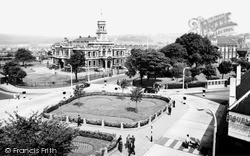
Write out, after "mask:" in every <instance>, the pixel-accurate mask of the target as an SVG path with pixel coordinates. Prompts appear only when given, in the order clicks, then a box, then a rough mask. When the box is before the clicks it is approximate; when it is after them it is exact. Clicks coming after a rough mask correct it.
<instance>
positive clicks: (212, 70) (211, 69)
mask: <svg viewBox="0 0 250 156" xmlns="http://www.w3.org/2000/svg"><path fill="white" fill-rule="evenodd" d="M202 73H203V74H204V75H206V76H207V77H208V79H209V78H210V77H211V76H213V75H214V76H215V75H216V69H215V68H214V67H213V66H212V65H210V64H208V65H206V66H205V69H204V70H203V72H202Z"/></svg>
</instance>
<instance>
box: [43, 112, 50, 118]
mask: <svg viewBox="0 0 250 156" xmlns="http://www.w3.org/2000/svg"><path fill="white" fill-rule="evenodd" d="M42 116H43V117H44V118H46V119H49V117H50V115H49V114H47V113H43V114H42Z"/></svg>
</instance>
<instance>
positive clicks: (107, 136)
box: [79, 130, 116, 142]
mask: <svg viewBox="0 0 250 156" xmlns="http://www.w3.org/2000/svg"><path fill="white" fill-rule="evenodd" d="M79 136H83V137H89V138H96V139H101V140H106V141H110V142H111V141H113V140H114V139H115V138H116V135H115V134H110V133H104V132H99V131H94V132H92V131H82V130H81V131H79Z"/></svg>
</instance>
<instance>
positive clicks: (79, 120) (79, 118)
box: [77, 115, 82, 127]
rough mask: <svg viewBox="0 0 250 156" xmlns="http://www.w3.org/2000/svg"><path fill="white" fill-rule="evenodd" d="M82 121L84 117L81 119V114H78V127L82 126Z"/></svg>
mask: <svg viewBox="0 0 250 156" xmlns="http://www.w3.org/2000/svg"><path fill="white" fill-rule="evenodd" d="M81 122H82V119H81V117H80V115H78V118H77V127H79V126H81Z"/></svg>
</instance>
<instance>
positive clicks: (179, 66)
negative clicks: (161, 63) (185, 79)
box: [170, 63, 186, 80]
mask: <svg viewBox="0 0 250 156" xmlns="http://www.w3.org/2000/svg"><path fill="white" fill-rule="evenodd" d="M185 67H186V64H185V63H175V64H174V65H173V67H172V69H171V70H170V73H171V75H172V76H173V77H175V78H177V79H176V80H178V78H180V77H181V76H182V74H183V69H184V68H185Z"/></svg>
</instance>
